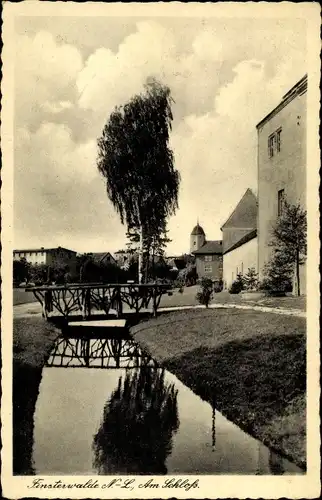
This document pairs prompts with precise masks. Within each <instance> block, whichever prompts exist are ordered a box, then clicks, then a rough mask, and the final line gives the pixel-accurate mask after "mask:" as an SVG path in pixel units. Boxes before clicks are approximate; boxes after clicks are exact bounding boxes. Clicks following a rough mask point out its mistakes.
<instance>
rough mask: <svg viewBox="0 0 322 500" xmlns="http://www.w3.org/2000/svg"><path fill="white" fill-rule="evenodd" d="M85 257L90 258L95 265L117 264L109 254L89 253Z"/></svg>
mask: <svg viewBox="0 0 322 500" xmlns="http://www.w3.org/2000/svg"><path fill="white" fill-rule="evenodd" d="M86 256H88V257H90V258H91V259H92V260H93V261H94V262H95V263H96V264H114V265H116V264H117V262H116V260H115V259H114V257H113V255H112V254H111V253H110V252H91V253H87V254H86Z"/></svg>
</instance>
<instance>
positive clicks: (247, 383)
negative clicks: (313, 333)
mask: <svg viewBox="0 0 322 500" xmlns="http://www.w3.org/2000/svg"><path fill="white" fill-rule="evenodd" d="M132 333H133V335H134V337H135V339H136V340H137V341H138V342H139V343H140V344H141V345H143V346H144V347H145V348H146V349H147V350H148V351H149V352H150V354H151V355H152V356H153V357H154V358H155V359H156V360H157V361H159V362H160V363H162V364H163V365H164V366H165V367H166V368H167V369H169V370H170V371H171V372H172V373H174V374H175V375H176V376H177V377H178V378H179V379H180V380H181V381H182V382H183V383H185V384H186V385H187V386H189V387H190V388H191V389H192V390H193V391H194V392H195V393H197V394H199V395H200V396H201V397H202V398H203V399H205V400H207V401H209V402H210V403H211V404H212V405H214V406H216V408H217V409H218V410H220V411H221V412H222V413H223V414H224V415H225V416H226V417H227V418H229V419H230V420H232V421H233V422H235V423H236V424H238V425H239V426H240V427H241V428H243V429H244V430H246V431H247V432H249V433H251V434H252V435H254V436H255V437H258V438H259V439H261V440H262V441H263V442H264V443H266V444H267V445H269V446H271V447H272V448H273V449H275V450H276V451H279V452H281V453H282V454H283V455H285V456H286V457H288V458H290V459H291V460H293V461H294V462H296V463H297V464H298V465H300V466H302V467H304V466H305V464H306V442H305V430H306V419H305V412H306V408H305V390H306V354H305V351H306V324H305V320H304V319H303V318H296V317H291V316H283V317H282V318H281V316H280V315H277V314H274V313H263V312H258V311H252V310H234V309H229V310H227V309H226V310H225V309H217V310H194V311H180V312H176V313H167V314H162V315H160V317H158V318H156V319H153V320H150V321H148V322H142V323H140V324H139V325H137V326H135V327H133V328H132Z"/></svg>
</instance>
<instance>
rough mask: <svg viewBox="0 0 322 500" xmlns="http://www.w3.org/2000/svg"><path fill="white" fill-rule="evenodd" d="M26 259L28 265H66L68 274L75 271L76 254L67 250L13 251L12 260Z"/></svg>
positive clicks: (38, 249) (37, 249) (34, 249)
mask: <svg viewBox="0 0 322 500" xmlns="http://www.w3.org/2000/svg"><path fill="white" fill-rule="evenodd" d="M23 258H24V259H26V261H27V262H29V263H30V264H46V265H47V266H53V265H55V264H56V265H64V266H65V265H67V266H68V267H69V272H74V271H75V270H76V252H74V251H73V250H69V249H68V248H63V247H57V248H44V247H41V248H33V249H22V250H14V251H13V259H14V260H20V259H23Z"/></svg>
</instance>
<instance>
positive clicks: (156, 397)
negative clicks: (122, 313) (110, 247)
mask: <svg viewBox="0 0 322 500" xmlns="http://www.w3.org/2000/svg"><path fill="white" fill-rule="evenodd" d="M80 331H81V330H80V329H75V332H76V333H75V334H74V335H71V334H70V333H69V336H62V337H61V338H59V339H58V340H57V341H56V343H55V346H54V347H53V350H52V353H51V356H50V357H49V359H48V362H47V366H46V367H45V368H44V369H43V372H42V380H41V384H40V391H39V396H38V400H37V404H36V409H35V414H34V432H33V440H34V443H33V454H32V456H33V466H34V471H35V473H36V474H39V475H63V474H68V475H74V474H75V475H86V474H90V475H93V474H105V475H107V474H162V475H164V474H284V473H287V474H294V473H295V474H296V473H302V471H301V469H299V468H298V467H296V466H295V465H294V464H292V463H291V462H289V461H287V460H285V459H283V458H281V457H279V456H278V455H276V454H274V453H272V452H271V451H270V450H269V449H268V448H267V447H265V446H263V445H262V444H261V443H260V442H259V441H257V440H256V439H254V438H252V437H251V436H249V435H247V434H246V433H244V432H243V431H241V430H240V429H239V428H238V427H237V426H236V425H234V424H233V423H231V422H229V421H228V420H227V419H226V418H225V417H224V416H223V415H221V414H220V412H218V411H214V410H213V409H212V407H211V406H210V405H209V404H208V403H206V402H204V401H202V400H201V399H200V398H199V397H198V396H196V395H195V394H194V393H193V392H192V391H191V390H190V389H188V388H187V387H186V386H184V385H183V384H182V383H181V382H180V381H179V380H178V379H177V378H176V377H175V376H174V375H172V374H171V373H169V372H167V371H165V370H163V369H161V368H159V367H158V366H157V364H156V363H155V362H154V361H153V359H151V358H150V357H149V356H146V355H145V354H144V353H143V352H142V350H141V349H140V348H139V346H137V345H136V344H135V343H134V342H133V341H132V340H131V339H130V338H129V337H127V336H124V330H123V329H120V328H118V329H117V330H116V329H114V330H112V334H111V335H109V337H110V338H106V332H107V330H96V331H95V332H94V331H92V332H91V334H89V333H86V338H85V336H84V335H81V336H79V332H80ZM86 332H87V329H86Z"/></svg>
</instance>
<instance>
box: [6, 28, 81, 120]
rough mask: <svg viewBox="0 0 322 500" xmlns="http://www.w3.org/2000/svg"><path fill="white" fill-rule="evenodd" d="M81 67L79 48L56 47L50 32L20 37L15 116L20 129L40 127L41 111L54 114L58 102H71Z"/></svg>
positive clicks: (17, 45)
mask: <svg viewBox="0 0 322 500" xmlns="http://www.w3.org/2000/svg"><path fill="white" fill-rule="evenodd" d="M82 64H83V63H82V56H81V54H80V52H79V51H78V49H77V48H76V47H73V46H71V45H66V44H63V45H59V44H57V43H56V41H55V39H54V37H53V36H52V35H51V34H50V33H48V32H44V31H41V32H38V33H37V34H36V35H35V36H34V37H29V36H26V35H19V36H17V37H16V59H15V81H16V90H15V110H16V111H15V112H16V120H17V122H18V124H19V126H23V125H26V126H29V127H30V126H31V125H32V124H33V123H34V122H36V123H37V125H38V124H39V123H40V122H41V119H42V116H43V115H42V114H41V113H42V111H44V110H45V111H47V112H54V113H55V112H57V105H56V103H57V102H66V101H72V100H73V98H74V95H75V92H76V88H75V80H76V77H77V75H78V73H79V71H80V70H81V68H82ZM45 103H46V104H45ZM46 107H47V109H46ZM53 110H54V111H53Z"/></svg>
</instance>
